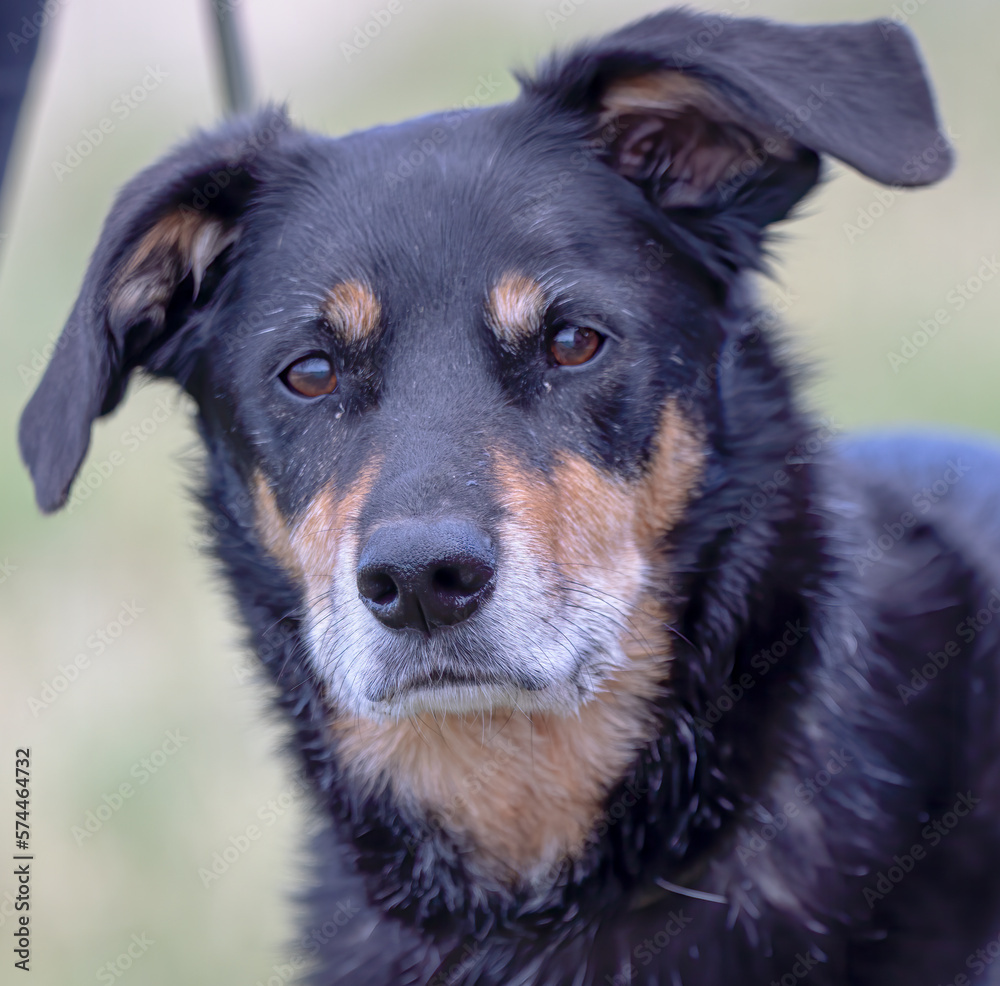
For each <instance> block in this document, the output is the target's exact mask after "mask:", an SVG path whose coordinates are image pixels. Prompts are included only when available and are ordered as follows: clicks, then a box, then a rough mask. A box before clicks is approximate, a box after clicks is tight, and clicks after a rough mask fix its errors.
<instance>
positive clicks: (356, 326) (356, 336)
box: [323, 281, 382, 344]
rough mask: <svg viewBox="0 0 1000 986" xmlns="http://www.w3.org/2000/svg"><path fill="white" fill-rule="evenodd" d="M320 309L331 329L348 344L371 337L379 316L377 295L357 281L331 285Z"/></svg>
mask: <svg viewBox="0 0 1000 986" xmlns="http://www.w3.org/2000/svg"><path fill="white" fill-rule="evenodd" d="M323 311H324V314H325V315H326V317H327V320H328V321H329V323H330V327H331V328H332V329H333V331H334V332H335V333H336V334H337V336H338V337H339V338H340V339H341V340H342V341H343V342H345V343H348V344H350V343H363V342H367V341H369V340H371V339H373V338H374V337H375V334H376V333H377V332H378V328H379V320H380V319H381V317H382V306H381V305H380V304H379V301H378V298H376V297H375V295H374V294H373V293H372V290H371V288H369V287H368V286H367V285H364V284H362V283H361V282H360V281H344V282H342V283H341V284H338V285H337V286H336V287H334V288H333V289H332V290H331V291H330V293H329V294H328V295H327V299H326V304H325V305H324V306H323Z"/></svg>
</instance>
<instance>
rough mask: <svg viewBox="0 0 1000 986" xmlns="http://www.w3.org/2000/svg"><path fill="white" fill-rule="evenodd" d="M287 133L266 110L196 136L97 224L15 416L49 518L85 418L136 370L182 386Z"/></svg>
mask: <svg viewBox="0 0 1000 986" xmlns="http://www.w3.org/2000/svg"><path fill="white" fill-rule="evenodd" d="M288 130H289V123H288V120H287V118H286V116H285V114H284V112H283V111H282V110H276V109H269V110H266V111H263V112H261V113H260V114H259V115H257V116H255V117H251V118H246V119H243V120H239V121H235V122H232V123H228V124H227V125H226V126H225V127H223V128H222V129H221V130H218V131H216V132H214V133H208V134H205V133H203V134H199V135H198V136H196V137H195V138H194V139H192V140H191V141H189V142H188V143H186V144H184V145H183V146H181V147H179V148H177V149H176V150H175V151H173V152H172V153H171V154H169V155H168V156H167V157H165V158H164V159H163V160H161V161H159V162H158V163H156V164H154V165H153V166H152V167H150V168H147V169H146V170H145V171H143V172H141V173H140V174H139V175H137V176H136V177H135V178H134V179H133V180H132V181H131V182H129V183H128V184H127V185H126V186H125V188H124V189H123V190H122V191H121V192H120V193H119V195H118V197H117V199H116V200H115V204H114V206H113V207H112V209H111V212H110V214H109V215H108V218H107V219H106V221H105V223H104V229H103V231H102V233H101V238H100V241H99V242H98V245H97V249H96V250H95V251H94V255H93V257H92V258H91V260H90V265H89V266H88V268H87V274H86V276H85V277H84V281H83V286H82V287H81V289H80V295H79V297H78V298H77V301H76V304H75V306H74V307H73V311H72V313H71V314H70V317H69V321H68V322H67V323H66V327H65V328H64V329H63V332H62V335H61V336H60V337H59V341H58V342H57V343H56V347H55V352H54V353H53V355H52V359H51V361H50V363H49V365H48V367H47V368H46V371H45V375H44V376H43V377H42V381H41V383H40V384H39V386H38V389H37V390H36V391H35V394H34V395H33V396H32V398H31V400H30V401H29V402H28V406H27V407H26V408H25V410H24V414H23V415H22V417H21V426H20V433H19V439H20V445H21V455H22V457H23V459H24V461H25V463H26V464H27V466H28V469H29V470H30V472H31V477H32V479H33V480H34V484H35V496H36V499H37V500H38V505H39V506H40V507H41V508H42V510H44V511H46V512H48V511H52V510H56V509H57V508H59V507H61V506H62V505H63V503H65V501H66V496H67V493H68V492H69V488H70V484H71V483H72V482H73V477H74V476H75V475H76V473H77V470H78V469H79V467H80V463H81V462H82V461H83V457H84V455H86V452H87V446H88V445H89V443H90V427H91V424H92V423H93V421H94V419H95V418H97V417H99V416H100V415H102V414H107V413H108V412H109V411H112V410H113V409H114V408H115V407H116V406H117V404H118V402H119V401H120V400H121V398H122V394H123V393H124V390H125V386H126V384H127V382H128V377H129V374H130V373H131V371H132V370H134V369H135V368H136V367H140V366H141V367H144V368H145V369H147V370H148V371H149V372H151V373H154V374H159V375H164V376H172V377H174V378H176V379H178V380H179V381H180V382H181V383H182V384H183V383H184V382H185V379H186V375H187V374H188V373H189V372H190V370H191V369H192V367H193V363H194V347H193V346H191V345H190V344H187V345H186V343H188V342H189V340H190V339H191V338H192V337H193V336H194V335H196V333H197V328H198V326H199V324H200V322H201V321H202V320H203V319H204V314H205V313H206V312H207V308H206V306H207V305H208V303H209V302H210V301H211V297H212V291H213V289H214V287H215V285H216V284H217V283H218V281H219V278H220V276H221V274H222V273H223V271H224V268H225V254H226V251H227V250H228V249H229V247H231V246H232V245H233V244H235V243H236V242H237V241H238V240H239V238H240V233H241V218H242V216H243V214H244V212H245V210H246V208H247V206H248V204H249V202H250V201H251V198H252V196H253V194H254V192H255V190H256V189H257V187H258V184H259V182H260V180H261V174H262V171H263V167H264V163H265V161H266V160H267V159H268V158H269V156H271V155H273V154H274V153H275V150H276V145H278V144H280V143H281V142H282V140H283V139H284V137H285V135H286V132H287V131H288Z"/></svg>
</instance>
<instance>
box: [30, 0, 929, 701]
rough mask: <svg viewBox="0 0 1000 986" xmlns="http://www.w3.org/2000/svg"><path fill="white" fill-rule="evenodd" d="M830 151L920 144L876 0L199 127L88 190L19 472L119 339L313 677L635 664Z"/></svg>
mask: <svg viewBox="0 0 1000 986" xmlns="http://www.w3.org/2000/svg"><path fill="white" fill-rule="evenodd" d="M821 154H830V155H833V156H834V157H837V158H839V159H840V160H842V161H844V162H846V163H848V164H850V165H852V166H853V167H855V168H857V169H858V170H859V171H861V172H862V173H864V174H866V175H868V176H870V177H872V178H874V179H876V180H878V181H881V182H885V183H897V184H903V185H917V184H923V183H927V182H931V181H934V180H936V179H937V178H939V177H941V175H942V174H944V173H945V172H946V170H947V168H948V166H949V153H948V149H947V144H946V143H945V142H944V141H942V139H941V138H940V137H939V134H938V131H937V123H936V119H935V114H934V109H933V106H932V101H931V97H930V94H929V92H928V89H927V86H926V83H925V81H924V77H923V73H922V70H921V66H920V64H919V61H918V59H917V57H916V55H915V52H914V49H913V45H912V43H911V41H910V40H909V37H908V35H907V34H906V32H905V31H903V30H901V29H899V28H898V26H896V25H888V24H865V25H844V26H817V27H794V26H784V25H777V24H771V23H767V22H763V21H750V20H748V21H739V20H734V19H724V18H720V17H709V16H699V15H695V14H692V13H688V12H669V13H665V14H661V15H658V16H656V17H652V18H649V19H648V20H646V21H643V22H642V23H640V24H637V25H634V26H632V27H630V28H627V29H625V30H623V31H621V32H619V33H617V34H613V35H611V36H609V37H607V38H605V39H603V40H601V41H600V42H598V43H596V44H592V45H589V46H586V47H583V48H581V49H579V50H577V51H575V52H573V53H571V54H570V55H568V56H566V57H562V58H558V59H556V60H554V61H553V62H552V63H550V64H549V65H547V66H546V67H544V68H543V70H542V71H541V72H540V73H539V74H538V75H537V76H536V77H534V78H533V79H531V80H528V81H526V82H525V83H524V91H523V94H522V95H521V97H520V98H519V99H518V100H517V101H515V102H514V103H512V104H510V105H503V106H498V107H493V108H487V109H480V110H476V111H470V112H465V111H462V112H453V113H446V114H443V115H438V116H431V117H427V118H423V119H419V120H415V121H411V122H407V123H403V124H399V125H396V126H391V127H384V128H379V129H376V130H373V131H369V132H366V133H361V134H354V135H350V136H347V137H344V138H341V139H336V140H334V139H328V138H323V137H318V136H312V135H308V134H305V133H302V132H299V131H296V130H294V129H292V128H291V127H290V126H289V124H288V122H287V120H286V118H285V117H284V115H283V114H281V113H279V112H271V113H263V114H261V115H259V116H257V117H255V118H253V119H247V120H243V121H241V122H236V123H232V124H229V125H226V126H224V127H222V128H221V129H220V130H218V131H216V132H213V133H208V134H203V135H201V136H198V137H197V138H196V139H194V140H193V141H191V142H190V143H188V144H186V145H185V146H183V147H181V148H180V149H179V150H176V151H175V152H174V153H172V154H171V155H170V156H168V157H167V158H166V159H164V160H163V161H161V162H160V163H158V164H156V165H154V166H153V167H151V168H150V169H148V170H147V171H145V172H143V173H142V174H140V175H139V176H138V177H137V178H136V179H135V180H133V181H132V182H131V183H130V184H129V185H127V186H126V188H125V189H124V191H123V192H122V193H121V195H120V196H119V198H118V200H117V201H116V203H115V205H114V207H113V209H112V211H111V214H110V216H109V218H108V221H107V223H106V226H105V229H104V232H103V235H102V238H101V241H100V243H99V245H98V247H97V250H96V252H95V254H94V257H93V260H92V262H91V265H90V267H89V270H88V272H87V276H86V279H85V282H84V285H83V288H82V291H81V294H80V298H79V301H78V302H77V305H76V308H75V309H74V311H73V313H72V315H71V317H70V320H69V323H68V325H67V327H66V329H65V332H64V335H63V337H62V339H61V340H60V342H59V345H58V347H57V349H56V352H55V354H54V356H53V359H52V362H51V365H50V366H49V368H48V370H47V373H46V375H45V378H44V380H43V381H42V383H41V385H40V387H39V389H38V392H37V393H36V394H35V395H34V397H33V398H32V400H31V403H30V404H29V406H28V408H27V410H26V412H25V415H24V419H23V422H22V428H21V447H22V450H23V454H24V457H25V460H26V461H27V463H28V464H29V466H30V469H31V472H32V476H33V477H34V481H35V484H36V490H37V496H38V502H39V504H40V505H41V507H42V508H43V509H44V510H54V509H57V508H58V507H59V506H60V505H61V504H62V503H63V502H64V500H65V498H66V496H67V492H68V490H69V487H70V484H71V482H72V480H73V477H74V475H75V474H76V472H77V469H78V467H79V465H80V463H81V460H82V458H83V456H84V454H85V452H86V449H87V445H88V441H89V433H90V428H91V424H92V422H93V421H94V419H96V418H97V417H99V416H100V415H103V414H107V413H109V412H110V411H112V410H113V409H114V408H115V407H116V405H117V404H118V403H119V401H120V399H121V397H122V394H123V391H124V389H125V386H126V382H127V379H128V377H129V375H130V374H131V372H132V371H133V370H135V369H143V370H145V371H146V372H148V373H150V374H154V375H157V376H167V377H171V378H174V379H176V380H177V381H178V382H179V383H180V384H181V385H182V386H183V387H184V388H185V389H186V390H187V391H188V392H190V393H191V394H192V395H193V397H194V398H195V400H196V401H197V403H198V407H199V412H200V417H201V420H202V423H203V431H204V435H205V437H206V440H207V443H208V445H209V452H210V456H211V458H212V460H213V462H214V463H215V465H214V466H213V469H214V472H215V473H216V474H217V475H218V476H223V477H227V478H226V479H225V483H223V485H224V486H225V484H227V483H228V484H229V485H228V486H227V487H226V489H228V491H229V492H230V493H233V492H234V491H236V490H242V491H244V492H245V494H246V496H247V497H249V500H250V502H252V504H253V520H252V525H250V526H252V529H253V532H254V533H253V536H254V537H255V538H256V539H257V541H258V543H259V544H260V545H261V546H262V547H263V548H264V549H265V550H266V552H267V553H268V554H269V556H270V557H271V559H272V560H273V561H274V562H276V563H277V565H279V566H280V567H281V568H282V569H283V570H284V571H285V572H286V573H287V575H288V577H289V578H290V579H291V580H292V582H294V584H295V585H296V586H297V587H298V588H299V590H300V592H301V599H302V605H303V610H304V618H305V624H306V625H307V626H308V641H309V651H310V654H309V660H310V662H311V664H312V669H313V671H314V673H315V676H316V677H317V678H318V680H319V681H321V682H322V684H323V686H324V688H325V692H326V695H327V700H328V701H329V703H330V706H331V708H334V709H337V710H339V711H342V712H344V713H346V714H347V715H349V716H352V717H362V718H367V719H372V720H379V719H385V718H390V719H391V718H399V717H406V716H409V715H413V714H418V713H421V712H432V713H438V714H443V713H450V712H457V713H480V712H486V711H493V710H502V709H514V708H516V709H520V710H523V711H525V712H529V713H530V712H532V711H533V710H534V711H536V712H543V713H553V714H561V713H576V712H578V711H579V709H580V708H581V707H582V706H584V705H586V704H587V702H588V701H589V700H590V699H591V698H592V697H593V696H594V695H595V694H596V693H598V692H600V691H601V690H602V688H605V687H606V686H607V685H608V683H609V682H614V681H616V680H619V679H620V676H621V673H622V672H623V670H629V669H631V671H632V672H635V673H637V674H639V676H640V679H641V682H640V685H639V686H637V687H636V689H635V690H636V691H637V692H642V693H645V694H649V693H650V692H651V690H655V688H656V687H658V686H659V685H661V684H663V683H666V682H669V679H670V675H671V672H670V668H669V659H670V652H671V647H670V640H669V632H670V631H669V629H668V624H669V620H670V618H671V616H672V615H673V614H674V612H675V608H676V605H677V603H678V600H677V598H676V595H675V593H674V591H673V588H672V586H671V582H670V574H671V571H670V569H671V564H670V557H671V554H670V552H671V544H672V532H674V531H676V530H677V528H678V525H679V524H681V523H682V522H683V520H684V518H685V515H686V512H687V511H688V509H689V506H690V504H691V503H692V502H694V501H697V499H698V498H699V497H700V496H701V495H702V493H703V489H704V487H705V485H706V484H712V485H713V486H714V487H716V488H717V487H719V486H720V485H724V484H725V482H726V481H727V477H726V476H725V475H721V474H720V469H721V468H722V467H721V466H720V463H721V462H722V461H723V460H724V457H725V445H726V440H727V439H726V434H727V429H728V428H730V427H731V425H732V422H731V421H729V420H728V417H727V410H726V406H725V401H726V397H725V394H724V393H723V390H724V387H723V384H722V383H720V382H719V381H720V379H721V378H720V377H719V376H718V374H717V373H716V372H715V370H716V364H717V363H718V361H719V358H720V357H719V354H720V353H721V352H723V351H724V349H725V346H726V344H727V340H731V339H732V337H733V335H734V333H738V332H739V330H740V328H741V323H740V321H739V320H738V319H735V320H734V313H737V314H738V313H739V312H740V311H741V310H742V309H741V307H740V304H739V303H738V298H739V295H740V292H741V291H742V288H741V287H740V273H741V271H744V270H746V269H748V268H751V267H754V266H756V265H759V262H760V252H761V241H762V235H763V231H764V229H765V227H767V226H768V225H769V224H771V223H773V222H775V221H778V220H781V219H783V218H784V217H785V216H786V215H788V213H789V211H790V210H791V209H792V208H793V206H794V205H795V204H796V203H797V202H798V201H799V200H800V199H801V198H802V197H803V196H804V195H805V194H806V193H807V192H808V191H809V189H810V188H811V187H812V186H813V185H814V184H815V183H816V181H817V179H818V176H819V170H820V155H821ZM743 328H744V329H745V326H743ZM754 338H755V336H754ZM754 338H748V337H747V336H746V333H744V336H743V337H742V338H741V340H740V341H741V344H742V345H744V346H745V347H746V348H747V349H748V350H749V349H750V348H752V344H753V342H754ZM707 381H711V383H710V384H709V385H706V382H707ZM730 413H731V412H730ZM763 413H765V414H773V413H776V412H775V411H774V409H773V408H772V409H770V410H766V411H765V412H763ZM637 668H638V669H640V670H639V671H636V669H637Z"/></svg>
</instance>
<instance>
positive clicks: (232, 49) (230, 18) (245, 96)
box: [208, 0, 253, 114]
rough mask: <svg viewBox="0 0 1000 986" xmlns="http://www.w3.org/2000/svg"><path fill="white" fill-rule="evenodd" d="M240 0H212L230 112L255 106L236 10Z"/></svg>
mask: <svg viewBox="0 0 1000 986" xmlns="http://www.w3.org/2000/svg"><path fill="white" fill-rule="evenodd" d="M238 2H239V0H208V5H209V7H211V8H212V21H213V23H214V24H215V39H216V42H217V43H218V46H219V55H220V57H221V59H222V73H223V80H224V82H225V89H226V112H227V113H230V114H232V113H248V112H249V111H250V110H251V109H253V90H252V87H251V85H250V71H249V69H248V68H247V60H246V49H245V47H244V45H243V43H242V38H241V37H240V31H239V25H238V24H237V23H236V17H235V10H234V8H235V6H236V4H237V3H238Z"/></svg>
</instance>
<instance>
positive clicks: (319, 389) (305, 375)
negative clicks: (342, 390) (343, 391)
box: [281, 354, 337, 397]
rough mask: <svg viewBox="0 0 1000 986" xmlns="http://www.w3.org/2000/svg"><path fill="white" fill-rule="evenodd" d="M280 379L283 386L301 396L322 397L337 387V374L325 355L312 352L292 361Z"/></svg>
mask: <svg viewBox="0 0 1000 986" xmlns="http://www.w3.org/2000/svg"><path fill="white" fill-rule="evenodd" d="M281 379H282V380H283V381H284V383H285V386H286V387H287V388H288V389H289V390H291V391H293V392H294V393H296V394H300V395H301V396H302V397H322V396H323V395H324V394H332V393H333V391H334V390H336V388H337V374H336V373H335V372H334V369H333V364H332V363H331V362H330V360H329V359H327V357H325V356H321V355H319V354H314V355H312V356H306V357H305V358H304V359H300V360H297V361H296V362H294V363H292V365H291V366H290V367H288V369H287V370H285V372H284V373H282V374H281Z"/></svg>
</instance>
